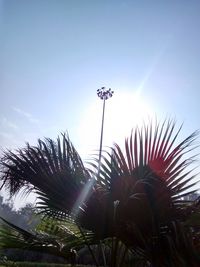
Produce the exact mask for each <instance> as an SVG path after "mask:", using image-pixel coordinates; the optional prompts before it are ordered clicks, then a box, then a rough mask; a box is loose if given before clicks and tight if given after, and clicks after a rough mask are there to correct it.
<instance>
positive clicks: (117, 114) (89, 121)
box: [79, 91, 153, 155]
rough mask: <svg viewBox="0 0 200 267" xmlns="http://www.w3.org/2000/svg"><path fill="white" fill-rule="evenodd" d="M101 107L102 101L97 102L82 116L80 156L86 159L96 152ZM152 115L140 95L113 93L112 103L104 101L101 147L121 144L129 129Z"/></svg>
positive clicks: (128, 133) (137, 93) (109, 100)
mask: <svg viewBox="0 0 200 267" xmlns="http://www.w3.org/2000/svg"><path fill="white" fill-rule="evenodd" d="M102 105H103V101H101V100H100V99H98V98H97V99H96V101H95V103H92V104H91V106H90V107H88V109H87V111H86V113H85V114H83V121H82V124H81V125H80V130H79V133H80V140H82V143H81V147H80V150H81V151H80V150H79V151H80V153H81V154H84V155H88V154H90V153H93V152H94V150H96V151H97V150H98V149H99V138H100V128H101V118H102ZM152 115H153V114H152V111H151V108H150V106H149V105H148V103H147V102H146V101H145V99H143V98H142V96H141V95H140V93H139V91H136V92H134V93H132V92H128V91H127V92H123V93H119V92H115V93H114V96H113V97H112V98H111V99H108V100H106V108H105V122H104V136H103V146H104V147H105V146H111V145H112V143H113V142H117V143H119V144H121V143H123V142H124V138H125V137H127V136H129V135H130V133H131V130H132V128H134V127H135V126H136V125H137V126H140V125H142V124H143V123H144V122H145V121H147V120H148V119H149V118H150V117H152ZM80 142H81V141H80Z"/></svg>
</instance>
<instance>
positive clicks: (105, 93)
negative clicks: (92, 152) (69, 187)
mask: <svg viewBox="0 0 200 267" xmlns="http://www.w3.org/2000/svg"><path fill="white" fill-rule="evenodd" d="M113 93H114V91H111V88H109V89H108V90H107V89H106V88H105V87H101V89H98V90H97V95H98V97H100V99H101V100H103V113H102V121H101V137H100V145H99V165H98V170H97V177H98V176H99V174H100V169H101V155H102V144H103V129H104V115H105V106H106V100H107V99H109V98H110V97H112V96H113Z"/></svg>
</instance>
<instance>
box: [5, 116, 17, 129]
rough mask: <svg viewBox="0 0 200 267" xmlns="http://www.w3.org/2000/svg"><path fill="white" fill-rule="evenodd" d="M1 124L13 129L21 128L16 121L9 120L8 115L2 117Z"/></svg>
mask: <svg viewBox="0 0 200 267" xmlns="http://www.w3.org/2000/svg"><path fill="white" fill-rule="evenodd" d="M1 124H2V125H3V126H5V127H9V128H11V129H13V130H18V129H19V127H18V126H17V125H16V124H15V123H13V122H11V121H9V120H8V119H7V118H6V117H2V118H1Z"/></svg>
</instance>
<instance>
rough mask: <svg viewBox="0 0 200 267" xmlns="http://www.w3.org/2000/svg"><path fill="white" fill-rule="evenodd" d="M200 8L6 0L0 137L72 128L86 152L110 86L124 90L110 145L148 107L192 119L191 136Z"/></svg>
mask: <svg viewBox="0 0 200 267" xmlns="http://www.w3.org/2000/svg"><path fill="white" fill-rule="evenodd" d="M199 14H200V2H199V1H192V0H191V1H184V0H180V1H178V0H173V1H170V0H169V1H161V0H160V1H158V0H157V1H147V0H146V1H144V0H139V1H137V0H130V1H129V0H125V1H122V0H121V1H119V0H115V1H112V0H110V1H108V0H101V1H97V0H91V1H89V0H84V1H82V0H77V1H76V0H73V1H70V0H55V1H52V0H18V1H16V0H0V34H1V42H0V88H1V90H0V92H1V105H0V146H1V147H2V148H3V149H5V148H17V147H19V146H20V147H21V146H23V144H24V143H25V142H26V141H28V142H30V143H32V144H34V143H35V142H36V140H37V138H42V137H43V136H47V137H51V138H55V137H56V136H57V135H58V134H59V133H60V132H63V131H66V130H68V132H69V135H70V137H71V139H72V141H73V143H74V144H75V146H76V147H77V149H78V150H79V151H80V153H81V154H82V155H83V157H84V158H85V157H86V155H88V154H90V153H91V152H92V151H93V149H96V148H98V142H99V141H98V140H99V129H100V118H101V107H102V102H101V101H100V99H97V96H96V90H97V89H98V88H99V87H101V86H107V87H111V88H112V89H114V91H115V95H114V97H113V98H112V99H110V100H109V102H107V113H106V116H107V119H106V123H105V126H106V127H105V136H104V145H110V144H111V143H112V141H118V140H120V138H124V135H127V134H128V133H129V132H130V130H131V128H132V127H133V126H134V124H136V123H138V122H140V121H141V120H142V117H143V116H147V115H148V116H154V117H155V116H157V117H158V119H162V118H165V117H166V116H168V117H169V116H170V117H172V118H176V120H177V122H178V124H179V125H180V124H181V123H182V122H184V130H183V136H187V135H188V134H190V133H191V132H192V131H194V130H196V129H199V128H200V116H199V99H200V78H199V77H200V34H199V29H200V16H199ZM135 94H136V95H137V97H138V95H139V97H138V98H137V97H136V98H135ZM131 101H132V102H131ZM134 101H135V102H134ZM132 103H134V105H132Z"/></svg>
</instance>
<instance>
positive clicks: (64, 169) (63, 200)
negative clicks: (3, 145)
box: [0, 134, 90, 213]
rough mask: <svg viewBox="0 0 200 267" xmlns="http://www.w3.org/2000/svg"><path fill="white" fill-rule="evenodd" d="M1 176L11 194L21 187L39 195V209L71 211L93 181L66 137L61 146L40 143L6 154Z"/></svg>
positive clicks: (48, 140)
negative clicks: (85, 188)
mask: <svg viewBox="0 0 200 267" xmlns="http://www.w3.org/2000/svg"><path fill="white" fill-rule="evenodd" d="M1 171H2V175H1V177H0V179H1V181H2V182H3V183H4V186H5V187H6V188H7V189H8V190H9V192H10V195H11V196H12V195H15V194H17V193H18V192H19V190H21V189H22V188H23V189H24V190H25V191H26V192H29V191H30V189H31V190H34V191H35V192H37V193H38V199H39V202H40V207H39V208H40V209H45V208H51V209H52V211H54V212H56V211H57V212H68V213H69V212H70V211H71V209H72V207H73V205H74V202H75V201H76V199H77V197H78V196H79V194H80V192H81V190H82V188H83V186H84V184H85V183H86V182H87V180H88V179H89V178H90V175H89V172H88V171H87V170H86V169H85V167H84V165H83V162H82V160H81V158H80V156H79V155H78V153H77V151H76V150H75V148H74V146H73V145H72V143H71V141H70V140H69V138H68V136H66V135H65V134H63V136H62V146H61V140H60V138H59V137H58V140H57V142H53V141H52V140H51V139H45V141H42V140H39V141H38V146H36V147H34V146H30V145H29V144H27V147H26V148H24V149H20V150H18V151H17V153H14V152H12V151H6V152H5V153H4V156H3V158H2V159H1Z"/></svg>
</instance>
